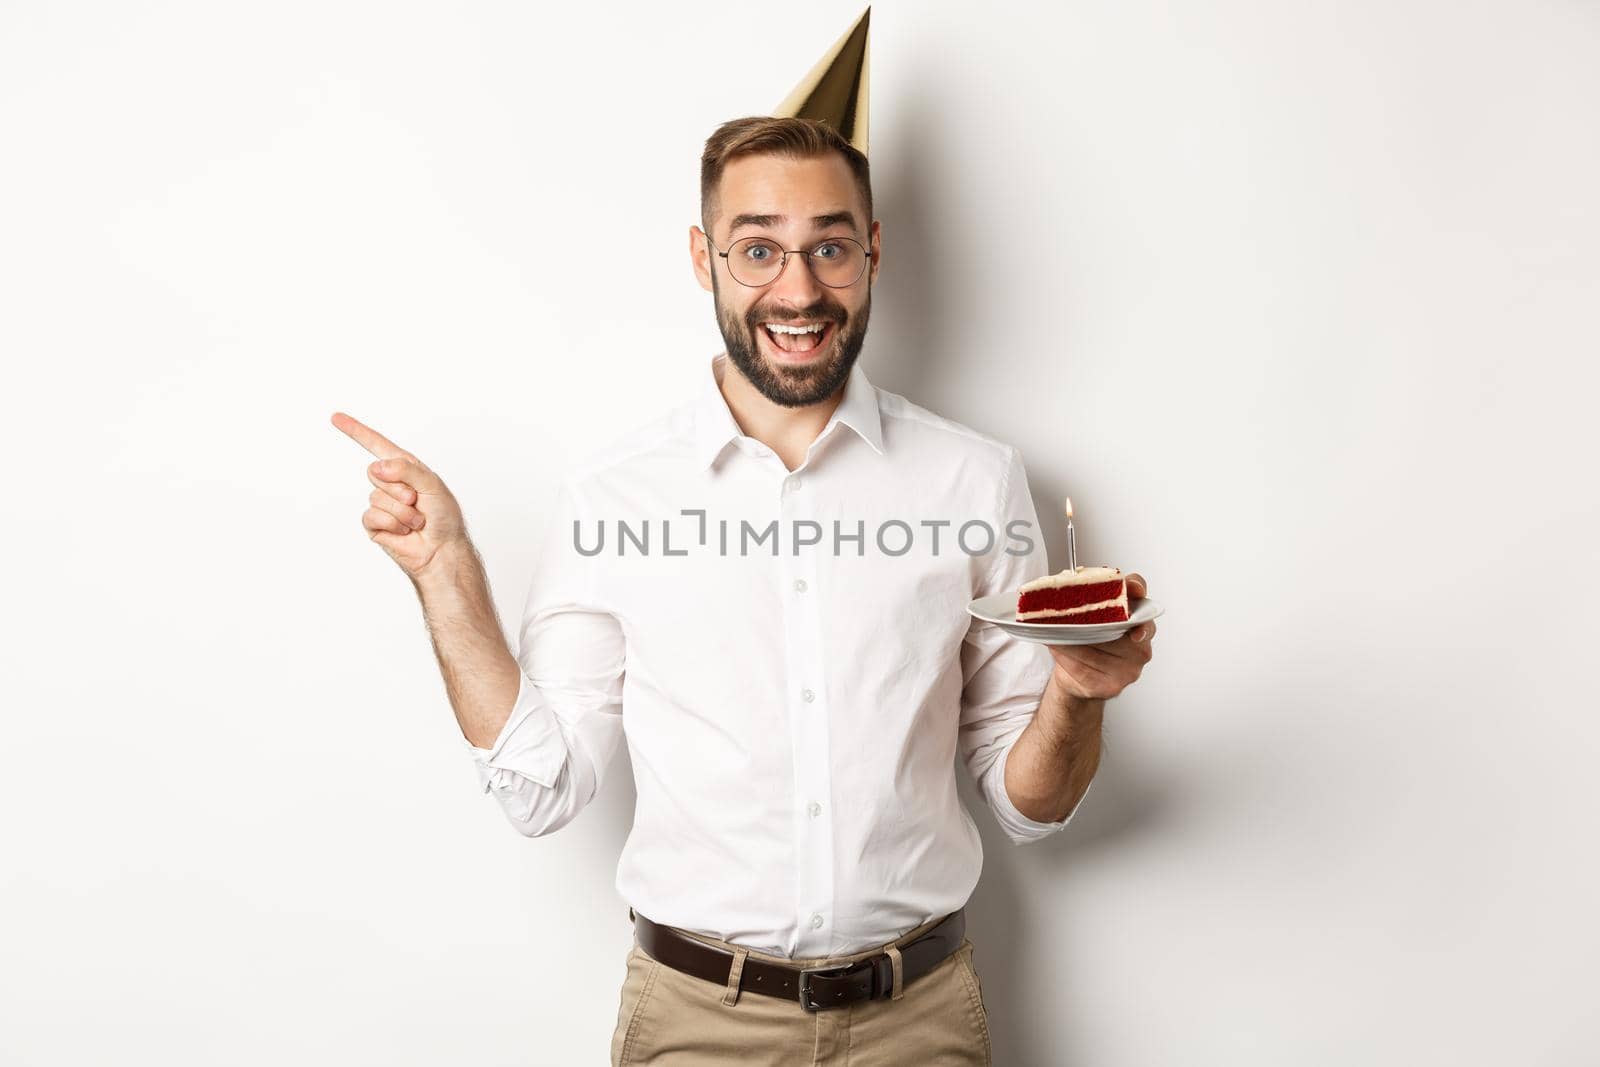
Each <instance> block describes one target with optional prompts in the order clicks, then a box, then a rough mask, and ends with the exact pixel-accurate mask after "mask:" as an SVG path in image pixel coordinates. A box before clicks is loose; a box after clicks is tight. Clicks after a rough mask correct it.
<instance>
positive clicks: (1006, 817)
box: [992, 741, 1094, 845]
mask: <svg viewBox="0 0 1600 1067" xmlns="http://www.w3.org/2000/svg"><path fill="white" fill-rule="evenodd" d="M1015 747H1016V742H1015V741H1013V742H1012V744H1011V746H1010V747H1008V748H1007V749H1006V750H1005V753H1004V754H1003V755H1002V756H1001V757H1000V758H999V759H998V760H996V761H995V767H996V770H995V775H996V781H995V789H994V796H993V797H992V803H993V804H994V805H995V819H996V821H998V822H999V823H1000V827H1001V829H1003V830H1004V831H1005V832H1006V836H1008V837H1010V838H1011V840H1012V841H1014V842H1016V843H1017V844H1019V845H1021V844H1026V843H1027V842H1029V841H1037V840H1039V839H1040V838H1042V837H1049V836H1050V835H1051V834H1054V833H1059V832H1061V831H1062V830H1065V829H1066V828H1067V823H1069V822H1071V821H1072V817H1073V816H1074V815H1076V814H1078V809H1079V808H1081V807H1083V800H1084V797H1087V796H1088V795H1089V790H1090V789H1093V788H1094V781H1093V779H1091V780H1090V782H1089V787H1088V789H1085V790H1084V791H1083V796H1082V797H1079V798H1078V802H1077V803H1076V804H1074V805H1073V806H1072V810H1071V811H1069V812H1067V814H1066V817H1065V818H1063V819H1061V820H1060V821H1059V822H1040V821H1039V820H1037V819H1030V818H1028V817H1027V816H1026V815H1024V814H1022V812H1020V811H1018V810H1017V806H1016V805H1015V804H1013V803H1012V802H1011V794H1010V793H1007V792H1006V764H1007V762H1009V761H1010V759H1011V749H1012V748H1015Z"/></svg>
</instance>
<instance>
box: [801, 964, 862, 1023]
mask: <svg viewBox="0 0 1600 1067" xmlns="http://www.w3.org/2000/svg"><path fill="white" fill-rule="evenodd" d="M862 962H866V961H862ZM860 966H861V964H860V963H848V964H844V965H843V966H839V967H802V968H801V969H800V1006H801V1007H802V1008H804V1009H805V1010H806V1011H809V1012H818V1011H827V1010H828V1009H829V1008H842V1007H844V1006H845V1005H843V1004H818V1003H816V1002H815V1001H813V1000H812V999H811V976H812V975H814V974H820V975H822V976H824V977H826V978H842V977H843V976H844V975H846V974H849V973H850V972H851V971H853V970H855V969H856V968H857V967H860Z"/></svg>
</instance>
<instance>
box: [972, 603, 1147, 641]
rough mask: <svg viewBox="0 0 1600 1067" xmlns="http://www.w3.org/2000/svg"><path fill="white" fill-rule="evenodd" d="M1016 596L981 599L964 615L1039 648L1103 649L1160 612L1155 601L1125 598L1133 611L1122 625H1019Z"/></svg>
mask: <svg viewBox="0 0 1600 1067" xmlns="http://www.w3.org/2000/svg"><path fill="white" fill-rule="evenodd" d="M1017 595H1018V594H1017V592H1016V591H1012V592H1010V593H995V594H994V595H993V596H981V597H979V598H978V599H977V600H974V601H973V602H972V603H970V604H968V605H967V614H969V615H971V616H972V617H973V618H977V619H982V620H983V621H984V622H992V623H994V624H995V625H996V626H998V627H1000V629H1002V630H1004V631H1005V632H1006V633H1008V634H1010V635H1011V636H1012V637H1020V638H1021V639H1022V640H1024V641H1036V642H1038V643H1039V644H1041V645H1103V644H1105V643H1106V642H1107V641H1115V640H1116V639H1117V638H1119V637H1121V636H1122V635H1123V634H1125V633H1127V632H1128V631H1129V630H1131V629H1133V628H1134V627H1135V626H1138V625H1139V624H1140V623H1141V622H1149V621H1150V620H1151V619H1153V618H1155V617H1156V616H1157V615H1160V614H1161V612H1162V610H1163V609H1162V607H1161V604H1160V603H1159V602H1158V601H1155V600H1151V599H1150V598H1149V597H1145V598H1144V599H1142V600H1136V599H1134V598H1132V597H1129V598H1128V607H1129V608H1130V609H1132V610H1131V611H1130V612H1129V614H1128V618H1127V619H1126V620H1125V621H1123V622H1090V623H1083V622H1018V621H1017Z"/></svg>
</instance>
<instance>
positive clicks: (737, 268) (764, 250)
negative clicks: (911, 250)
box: [706, 237, 867, 289]
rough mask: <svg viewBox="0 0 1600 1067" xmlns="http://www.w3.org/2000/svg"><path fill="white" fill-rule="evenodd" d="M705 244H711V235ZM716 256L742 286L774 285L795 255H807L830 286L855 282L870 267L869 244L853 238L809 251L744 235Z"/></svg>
mask: <svg viewBox="0 0 1600 1067" xmlns="http://www.w3.org/2000/svg"><path fill="white" fill-rule="evenodd" d="M706 243H707V244H711V238H710V237H707V238H706ZM711 247H712V248H716V247H717V246H716V245H714V244H712V245H711ZM717 255H719V256H721V257H722V258H723V259H725V260H727V261H728V273H729V274H731V275H733V280H734V281H736V282H738V283H739V284H740V285H751V286H760V285H770V284H772V283H773V282H774V281H776V280H777V278H778V275H780V274H782V273H783V268H784V267H786V266H788V263H789V257H790V256H793V255H801V256H805V257H806V260H807V261H808V262H809V263H810V265H811V273H812V275H813V276H814V277H815V278H816V279H817V281H819V282H821V283H822V284H823V285H826V286H827V287H828V288H830V289H843V288H846V287H847V286H851V285H854V284H855V283H856V280H857V279H858V278H860V277H861V274H862V272H863V271H865V270H866V269H867V250H866V247H865V246H864V245H862V243H861V242H860V241H857V240H856V239H855V238H853V237H830V238H828V239H827V240H826V241H823V242H822V243H821V244H819V245H817V247H815V248H813V249H811V250H810V251H809V252H808V251H806V250H805V249H801V248H795V249H790V250H788V251H785V250H784V249H782V248H780V247H779V246H778V245H777V244H776V243H774V242H773V241H771V240H769V239H768V238H765V237H741V238H740V239H739V240H737V241H735V242H733V244H731V245H729V246H728V250H727V251H726V252H723V251H721V250H718V252H717Z"/></svg>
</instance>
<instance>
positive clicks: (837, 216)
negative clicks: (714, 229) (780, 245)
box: [728, 211, 856, 237]
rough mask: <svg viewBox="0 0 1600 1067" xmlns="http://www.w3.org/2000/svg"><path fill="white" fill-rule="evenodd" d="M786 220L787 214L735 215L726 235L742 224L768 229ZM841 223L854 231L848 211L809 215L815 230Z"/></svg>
mask: <svg viewBox="0 0 1600 1067" xmlns="http://www.w3.org/2000/svg"><path fill="white" fill-rule="evenodd" d="M787 221H789V216H787V215H735V216H734V217H733V225H732V226H731V227H729V229H728V236H729V237H732V236H733V235H734V234H735V233H736V232H738V230H739V228H740V227H742V226H759V227H761V228H763V229H770V228H772V227H774V226H781V225H782V224H783V223H785V222H787ZM841 223H843V224H844V225H846V226H848V227H850V229H851V230H852V231H854V230H855V228H856V217H855V216H854V215H852V214H851V213H850V212H848V211H830V212H829V213H828V214H826V215H813V216H811V227H812V229H816V230H825V229H827V228H828V227H829V226H837V225H839V224H841Z"/></svg>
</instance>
